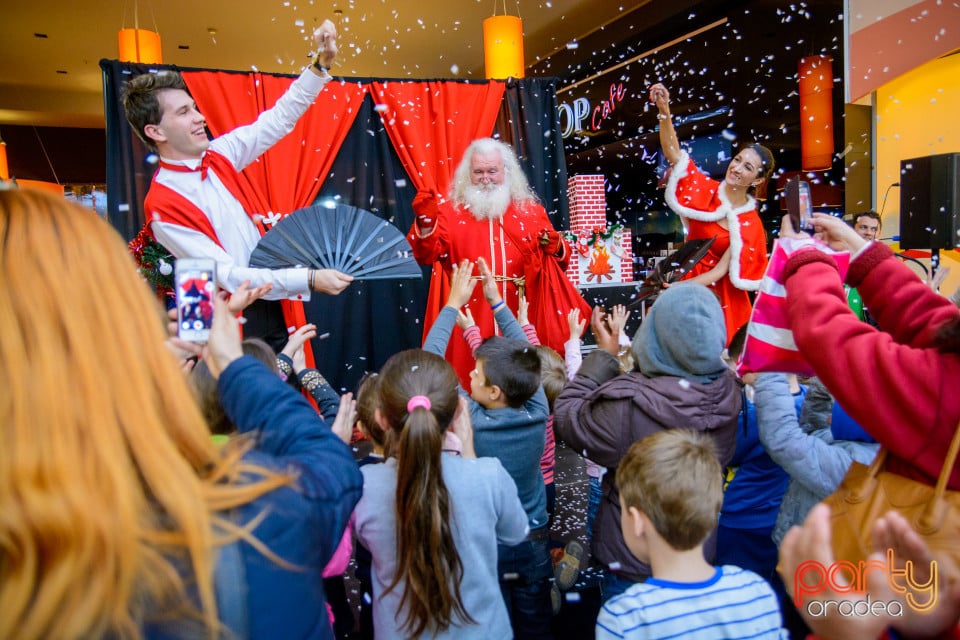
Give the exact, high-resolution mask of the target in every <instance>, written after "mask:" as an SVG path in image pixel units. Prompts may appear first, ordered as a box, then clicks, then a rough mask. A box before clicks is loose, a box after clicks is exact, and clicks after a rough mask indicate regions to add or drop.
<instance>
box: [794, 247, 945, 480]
mask: <svg viewBox="0 0 960 640" xmlns="http://www.w3.org/2000/svg"><path fill="white" fill-rule="evenodd" d="M784 275H785V278H786V288H787V308H788V313H789V314H790V326H791V328H792V329H793V335H794V339H795V340H796V343H797V347H798V348H799V349H800V351H801V352H802V353H803V355H804V357H806V358H807V360H808V361H809V362H810V364H811V365H812V367H813V369H814V371H816V374H817V376H819V378H820V379H821V380H822V381H823V383H824V384H825V385H826V387H827V389H829V390H830V392H831V393H832V394H833V395H834V397H835V398H836V399H837V401H838V402H839V403H840V404H841V405H842V406H843V408H844V409H846V410H847V412H848V413H849V414H850V416H851V417H853V419H854V420H856V421H857V422H858V423H859V424H860V425H861V426H863V428H864V429H866V430H867V431H868V432H869V433H870V435H872V436H873V437H874V438H876V439H877V441H878V442H880V444H881V445H883V446H884V447H885V448H887V449H888V450H889V454H888V457H887V469H888V470H889V471H891V472H894V473H897V474H900V475H903V476H907V477H910V478H913V479H916V480H919V481H922V482H926V483H928V484H935V483H936V480H937V476H938V475H939V473H940V469H941V467H942V465H943V459H944V457H945V455H946V452H947V449H948V448H949V446H950V440H951V438H952V437H953V434H954V431H955V430H956V428H957V423H958V421H960V393H958V387H960V355H958V354H954V353H942V352H940V351H938V350H937V349H936V347H934V346H933V340H934V337H935V336H936V334H937V331H938V330H939V329H940V327H941V326H943V324H944V323H946V322H949V321H951V320H953V321H956V320H957V319H958V315H960V311H958V309H957V308H956V307H955V306H954V305H953V304H952V303H951V302H950V301H949V300H948V299H946V298H944V297H943V296H941V295H939V294H937V293H936V292H934V291H932V290H930V288H929V287H927V286H926V285H925V284H924V283H923V282H922V281H921V280H920V279H919V278H918V277H917V276H916V274H914V273H913V272H912V271H911V270H910V269H909V268H908V267H907V266H905V265H904V264H902V263H901V262H900V261H899V260H898V259H897V258H896V257H894V255H893V252H892V251H891V250H890V249H889V247H887V246H886V245H883V244H880V243H872V244H871V245H870V246H868V247H867V248H866V249H864V251H863V253H862V254H860V255H859V256H857V258H856V259H855V260H853V262H852V263H851V265H850V270H849V272H848V273H847V280H846V281H847V284H849V285H850V286H852V287H855V288H856V289H857V291H859V292H860V295H861V296H862V298H863V303H864V305H865V306H866V307H867V308H869V309H870V314H871V315H872V316H873V317H874V319H875V320H876V322H877V324H878V326H879V327H880V328H881V329H882V331H881V330H877V329H875V328H873V327H871V326H870V325H868V324H866V323H865V322H861V321H860V320H859V319H858V318H857V317H856V316H855V315H854V313H853V312H852V311H851V310H850V308H849V307H848V306H847V299H846V296H845V295H844V292H843V286H842V284H843V283H842V282H841V281H840V276H839V274H838V272H837V268H836V265H835V263H834V262H833V259H832V258H830V257H829V256H828V255H826V254H824V253H821V252H819V251H801V252H798V253H795V254H794V255H792V256H791V257H790V259H789V260H788V261H787V266H786V269H785V272H784ZM949 488H951V489H955V490H956V489H960V468H956V469H954V470H953V473H952V475H951V477H950V482H949Z"/></svg>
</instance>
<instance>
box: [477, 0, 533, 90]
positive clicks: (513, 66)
mask: <svg viewBox="0 0 960 640" xmlns="http://www.w3.org/2000/svg"><path fill="white" fill-rule="evenodd" d="M493 12H494V15H493V16H491V17H489V18H487V19H486V20H484V21H483V66H484V69H485V71H486V76H487V78H488V79H496V80H503V79H506V78H522V77H523V21H522V20H521V19H520V17H519V16H508V15H506V12H507V2H506V0H503V12H504V15H502V16H498V15H496V12H497V5H496V3H494V5H493Z"/></svg>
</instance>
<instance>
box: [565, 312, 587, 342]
mask: <svg viewBox="0 0 960 640" xmlns="http://www.w3.org/2000/svg"><path fill="white" fill-rule="evenodd" d="M567 326H569V327H570V339H571V340H579V339H580V336H582V335H583V329H584V328H585V327H586V326H587V320H586V318H584V319H582V320H581V319H580V308H579V307H574V308H573V309H570V313H568V314H567Z"/></svg>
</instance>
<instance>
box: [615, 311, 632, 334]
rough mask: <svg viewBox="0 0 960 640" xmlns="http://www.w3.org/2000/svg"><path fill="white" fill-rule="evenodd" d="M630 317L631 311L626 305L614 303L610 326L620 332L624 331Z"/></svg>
mask: <svg viewBox="0 0 960 640" xmlns="http://www.w3.org/2000/svg"><path fill="white" fill-rule="evenodd" d="M629 319H630V312H629V311H627V308H626V307H625V306H624V305H622V304H618V305H614V307H613V309H612V310H611V311H610V328H611V329H614V330H616V332H617V333H618V334H620V333H623V329H624V327H626V326H627V320H629Z"/></svg>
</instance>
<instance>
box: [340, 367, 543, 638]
mask: <svg viewBox="0 0 960 640" xmlns="http://www.w3.org/2000/svg"><path fill="white" fill-rule="evenodd" d="M379 378H380V380H379V385H380V406H379V408H378V409H377V410H376V411H375V414H374V416H375V420H376V421H377V423H378V424H379V426H380V427H382V428H383V429H384V431H385V432H386V456H387V460H386V462H385V463H384V464H376V465H367V466H365V467H363V468H362V469H361V472H362V473H363V477H364V487H363V498H362V499H361V500H360V502H359V504H358V505H357V508H356V511H355V512H354V516H355V526H356V533H357V537H358V538H359V540H360V542H361V543H362V544H363V545H364V546H365V547H366V548H368V549H370V550H371V552H372V554H373V572H372V577H373V618H374V630H375V635H376V637H377V638H378V640H383V639H385V638H417V637H434V638H457V639H460V638H510V637H512V631H511V627H510V618H509V617H508V615H507V610H506V607H505V605H504V602H503V599H502V598H501V597H500V587H499V581H498V576H497V571H496V563H495V562H493V559H495V558H496V557H497V544H498V543H502V544H507V545H514V544H517V543H519V542H521V541H523V540H524V538H525V537H526V534H527V516H526V513H525V512H524V509H523V505H522V504H521V503H520V499H519V498H518V497H517V487H516V485H515V484H514V482H513V480H512V479H511V477H510V475H509V474H507V472H506V471H505V470H504V468H503V466H502V465H501V464H500V462H499V461H498V460H496V459H495V458H475V457H473V435H472V427H471V425H470V415H469V411H468V410H467V409H466V407H464V406H462V405H463V404H465V401H460V400H459V399H458V394H457V390H458V388H459V382H458V380H457V375H456V373H455V372H454V370H453V367H451V366H450V364H449V363H447V362H446V361H445V360H444V359H443V358H441V357H440V356H437V355H435V354H432V353H428V352H426V351H422V350H419V349H411V350H408V351H403V352H400V353H398V354H396V355H394V356H393V357H391V358H390V359H389V360H388V361H387V362H386V364H385V365H384V366H383V369H382V370H381V372H380V376H379ZM451 424H452V425H453V426H452V428H453V430H454V431H455V432H456V433H457V435H458V436H459V437H460V439H461V440H462V441H463V456H462V457H461V456H457V455H451V454H448V453H443V452H442V449H443V441H444V432H445V431H446V430H447V428H448V427H451Z"/></svg>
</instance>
